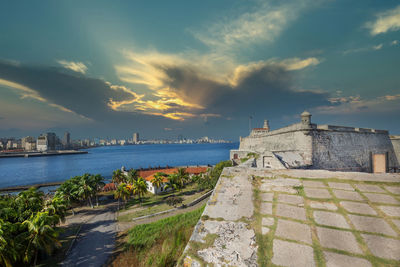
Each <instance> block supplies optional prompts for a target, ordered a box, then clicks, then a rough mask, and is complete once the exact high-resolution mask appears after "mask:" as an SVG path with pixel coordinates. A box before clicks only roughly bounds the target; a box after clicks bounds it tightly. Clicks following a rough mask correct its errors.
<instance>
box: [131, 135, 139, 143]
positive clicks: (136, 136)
mask: <svg viewBox="0 0 400 267" xmlns="http://www.w3.org/2000/svg"><path fill="white" fill-rule="evenodd" d="M132 142H133V143H134V144H137V143H139V133H134V134H133V139H132Z"/></svg>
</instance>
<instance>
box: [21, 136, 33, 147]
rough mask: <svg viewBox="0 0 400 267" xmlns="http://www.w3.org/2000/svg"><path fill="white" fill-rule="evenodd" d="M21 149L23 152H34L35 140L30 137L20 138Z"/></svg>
mask: <svg viewBox="0 0 400 267" xmlns="http://www.w3.org/2000/svg"><path fill="white" fill-rule="evenodd" d="M21 145H22V149H24V150H25V151H33V150H36V140H35V138H34V137H32V136H27V137H24V138H22V140H21Z"/></svg>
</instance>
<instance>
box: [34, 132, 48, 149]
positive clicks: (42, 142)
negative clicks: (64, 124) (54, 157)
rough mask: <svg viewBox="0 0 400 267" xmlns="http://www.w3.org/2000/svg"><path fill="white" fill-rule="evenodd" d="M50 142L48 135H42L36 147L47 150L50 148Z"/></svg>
mask: <svg viewBox="0 0 400 267" xmlns="http://www.w3.org/2000/svg"><path fill="white" fill-rule="evenodd" d="M48 144H49V143H48V140H47V135H41V136H39V137H38V138H37V140H36V149H37V150H38V151H47V150H48V149H49V147H48Z"/></svg>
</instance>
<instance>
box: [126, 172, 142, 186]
mask: <svg viewBox="0 0 400 267" xmlns="http://www.w3.org/2000/svg"><path fill="white" fill-rule="evenodd" d="M138 178H139V172H138V171H137V170H135V169H131V170H129V173H128V177H127V182H128V183H130V184H133V182H134V181H136V180H137V179H138Z"/></svg>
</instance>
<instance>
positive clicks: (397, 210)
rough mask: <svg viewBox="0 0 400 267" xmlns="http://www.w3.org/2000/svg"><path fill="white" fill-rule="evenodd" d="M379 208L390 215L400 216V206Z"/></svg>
mask: <svg viewBox="0 0 400 267" xmlns="http://www.w3.org/2000/svg"><path fill="white" fill-rule="evenodd" d="M379 208H380V209H381V210H382V211H383V212H384V213H386V214H387V215H389V216H392V217H400V207H399V206H379Z"/></svg>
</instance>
